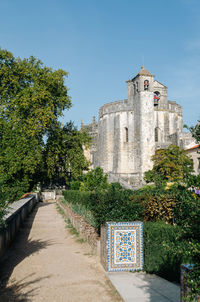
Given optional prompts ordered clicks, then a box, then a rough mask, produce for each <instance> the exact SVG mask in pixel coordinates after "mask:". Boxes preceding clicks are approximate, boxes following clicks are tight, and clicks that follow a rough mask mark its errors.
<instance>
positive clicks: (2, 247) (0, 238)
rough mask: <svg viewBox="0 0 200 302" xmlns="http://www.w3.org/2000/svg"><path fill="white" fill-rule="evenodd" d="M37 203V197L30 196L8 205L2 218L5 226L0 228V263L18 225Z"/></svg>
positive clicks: (35, 195)
mask: <svg viewBox="0 0 200 302" xmlns="http://www.w3.org/2000/svg"><path fill="white" fill-rule="evenodd" d="M37 202H38V195H37V194H31V195H29V196H28V197H26V198H23V199H20V200H18V201H16V202H14V203H12V204H10V205H9V207H8V211H7V214H6V215H5V216H4V221H5V225H2V226H1V227H0V261H1V260H2V258H3V257H4V255H5V252H6V250H7V248H8V247H9V245H10V244H11V242H12V241H13V239H14V238H15V235H16V233H17V231H18V230H19V228H20V225H21V224H22V222H23V221H24V220H25V218H26V217H27V216H28V214H29V213H30V212H31V211H32V209H33V208H34V206H35V205H36V203H37Z"/></svg>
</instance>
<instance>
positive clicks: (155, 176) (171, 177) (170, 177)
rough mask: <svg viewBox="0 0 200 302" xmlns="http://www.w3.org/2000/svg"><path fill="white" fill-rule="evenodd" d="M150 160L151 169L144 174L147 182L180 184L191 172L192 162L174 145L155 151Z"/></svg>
mask: <svg viewBox="0 0 200 302" xmlns="http://www.w3.org/2000/svg"><path fill="white" fill-rule="evenodd" d="M152 160H153V162H154V164H153V169H152V170H149V171H147V172H145V180H146V181H147V182H155V183H157V184H159V183H164V182H171V181H172V182H173V181H177V182H182V181H185V180H186V179H187V178H188V177H189V176H190V175H191V173H192V172H193V162H192V161H191V159H190V157H189V156H187V155H186V154H185V151H184V150H183V149H181V148H179V147H178V146H175V145H170V146H169V147H168V148H167V149H160V150H156V152H155V155H153V157H152Z"/></svg>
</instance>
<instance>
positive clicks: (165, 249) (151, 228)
mask: <svg viewBox="0 0 200 302" xmlns="http://www.w3.org/2000/svg"><path fill="white" fill-rule="evenodd" d="M172 246H173V248H172ZM188 248H189V243H188V242H187V240H186V239H184V238H183V231H182V228H181V227H180V226H172V225H170V224H166V223H164V222H145V223H144V270H145V271H146V272H148V273H155V274H158V275H159V276H161V277H164V278H166V279H168V280H170V281H179V279H180V265H181V263H184V262H185V261H186V263H187V261H189V257H188V255H186V251H187V250H188Z"/></svg>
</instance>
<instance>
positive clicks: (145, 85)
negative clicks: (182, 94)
mask: <svg viewBox="0 0 200 302" xmlns="http://www.w3.org/2000/svg"><path fill="white" fill-rule="evenodd" d="M127 85H128V99H127V100H123V101H117V102H113V103H109V104H105V105H104V106H102V107H101V108H100V110H99V120H98V123H96V122H95V119H93V122H92V124H90V125H87V126H83V125H82V127H87V128H88V129H89V133H90V134H91V136H92V137H93V144H92V147H91V149H90V158H89V159H90V161H91V167H92V168H96V167H97V166H100V167H102V168H103V170H104V172H105V173H108V174H109V176H110V177H111V178H112V177H113V178H114V179H115V178H116V177H117V178H118V179H120V178H121V179H123V180H125V181H127V182H128V183H129V184H131V185H132V186H138V184H141V182H142V180H143V176H144V172H145V171H147V170H149V169H151V168H152V161H151V157H152V155H153V154H154V153H155V150H156V149H160V148H167V147H168V146H169V145H170V144H175V145H178V146H180V147H182V148H184V147H185V145H186V144H189V143H190V142H191V141H192V137H191V136H190V135H188V133H184V132H183V121H182V108H181V106H180V105H178V104H177V103H176V102H173V101H168V98H167V87H166V86H164V85H163V84H161V83H159V82H158V81H156V80H155V79H154V76H153V75H152V74H151V73H150V72H149V71H148V70H146V69H144V67H142V69H141V70H140V72H139V73H138V74H137V75H136V77H134V78H133V79H132V80H129V81H127Z"/></svg>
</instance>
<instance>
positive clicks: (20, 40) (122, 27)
mask: <svg viewBox="0 0 200 302" xmlns="http://www.w3.org/2000/svg"><path fill="white" fill-rule="evenodd" d="M0 8H1V9H0V47H1V48H2V49H7V50H9V51H11V52H12V53H13V54H14V55H15V56H19V57H21V58H24V57H29V56H30V55H34V56H35V57H37V58H39V59H41V60H42V61H43V62H44V64H45V65H47V66H49V67H52V68H54V69H58V68H61V69H64V70H66V71H67V72H69V76H68V78H67V79H66V85H67V87H68V88H69V95H70V96H71V99H72V103H73V107H72V108H71V109H70V110H69V111H67V112H65V113H64V117H63V119H62V120H63V122H66V121H69V120H73V121H74V122H75V124H76V125H77V126H80V121H81V119H82V120H83V122H84V124H86V123H89V122H90V121H91V120H92V116H93V115H95V116H96V117H98V109H99V107H101V106H102V105H103V104H104V103H107V102H111V101H117V100H120V99H125V98H127V89H126V82H125V81H126V80H128V79H130V78H131V77H133V76H135V75H136V74H137V73H138V71H139V70H140V68H141V65H143V62H144V65H145V67H146V68H147V69H148V70H150V71H151V73H152V74H154V75H155V76H156V79H157V80H158V81H159V82H161V83H163V84H164V85H166V86H167V87H168V98H169V99H170V100H174V101H176V102H177V103H179V104H180V105H181V106H182V107H183V118H184V122H185V123H186V124H188V125H194V124H195V123H196V121H197V120H198V119H200V1H199V0H151V1H150V0H140V1H138V0H107V1H106V0H101V1H100V0H99V1H96V0H56V1H55V0H54V1H53V0H52V1H51V0H40V1H38V0H34V1H30V0H26V1H25V0H17V1H16V0H0Z"/></svg>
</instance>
